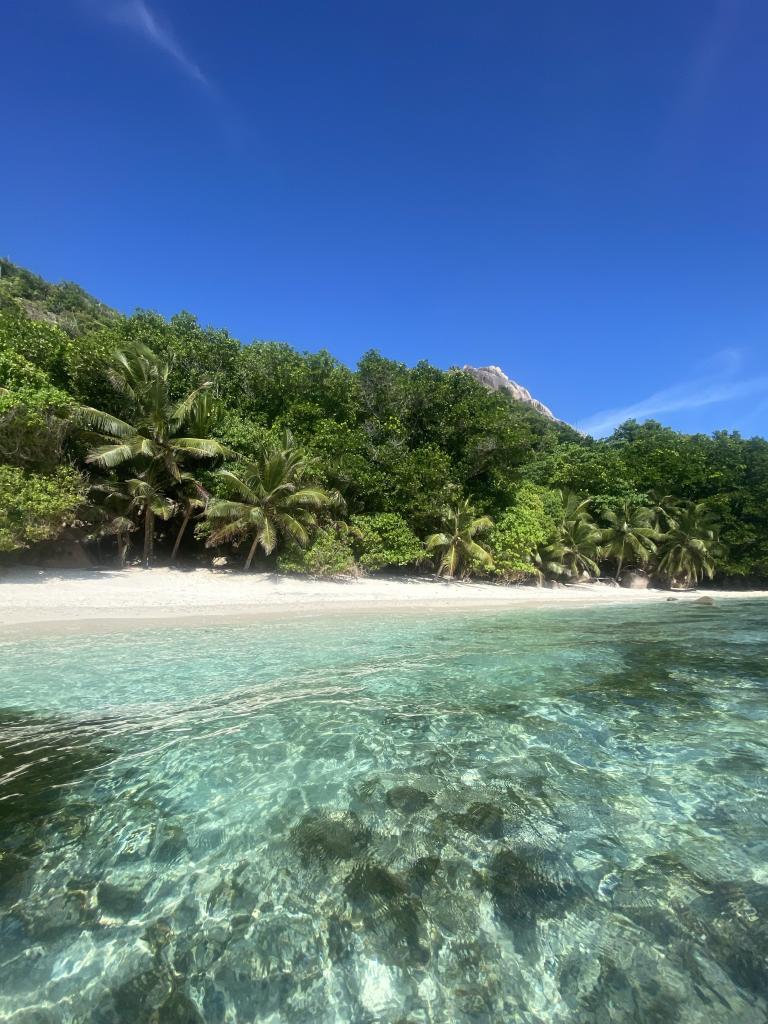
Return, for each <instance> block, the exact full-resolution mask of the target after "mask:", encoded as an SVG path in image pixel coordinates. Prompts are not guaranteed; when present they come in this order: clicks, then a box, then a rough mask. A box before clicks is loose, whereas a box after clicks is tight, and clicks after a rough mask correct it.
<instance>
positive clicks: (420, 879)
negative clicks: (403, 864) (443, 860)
mask: <svg viewBox="0 0 768 1024" xmlns="http://www.w3.org/2000/svg"><path fill="white" fill-rule="evenodd" d="M439 867H440V858H439V857H419V859H418V860H417V861H414V863H413V864H412V866H411V869H410V871H409V872H408V881H409V883H410V887H411V891H412V892H415V893H416V894H417V895H418V896H421V894H422V893H423V891H424V889H425V888H426V886H427V885H428V884H429V883H430V882H431V881H432V879H433V878H434V877H435V873H436V872H437V870H438V868H439Z"/></svg>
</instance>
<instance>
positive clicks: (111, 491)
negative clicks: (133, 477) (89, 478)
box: [84, 480, 137, 569]
mask: <svg viewBox="0 0 768 1024" xmlns="http://www.w3.org/2000/svg"><path fill="white" fill-rule="evenodd" d="M88 496H89V498H90V502H89V504H88V507H87V508H86V509H85V512H84V519H85V520H86V522H88V523H89V524H90V529H89V532H88V539H89V540H95V541H96V542H97V543H98V541H100V540H101V539H102V538H103V537H114V538H115V539H116V541H117V558H118V563H119V565H120V568H121V569H122V568H124V566H125V560H126V556H127V554H128V543H129V535H130V534H131V533H132V532H133V531H134V530H135V529H136V528H137V527H136V523H135V522H134V520H133V519H132V518H131V516H130V512H131V495H130V494H129V493H128V492H127V490H126V487H125V484H124V483H123V482H122V481H115V480H100V481H98V482H97V483H95V484H92V485H91V486H90V487H89V489H88Z"/></svg>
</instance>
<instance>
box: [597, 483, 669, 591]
mask: <svg viewBox="0 0 768 1024" xmlns="http://www.w3.org/2000/svg"><path fill="white" fill-rule="evenodd" d="M605 521H606V523H607V525H606V526H605V528H604V529H603V530H601V531H600V550H601V553H602V555H603V556H604V557H606V558H611V559H613V560H614V561H615V563H616V576H615V578H616V580H619V579H620V578H621V570H622V568H623V567H624V565H625V563H627V562H631V563H632V564H633V565H636V566H644V565H647V564H648V562H649V561H650V560H651V556H652V555H653V554H654V553H655V552H656V543H655V542H656V540H657V538H658V533H657V532H656V530H654V528H653V526H652V525H651V510H650V509H648V508H645V507H644V506H643V505H635V504H633V503H632V502H631V501H628V500H625V501H624V502H622V504H621V506H620V507H619V508H618V509H611V510H609V511H608V512H606V513H605Z"/></svg>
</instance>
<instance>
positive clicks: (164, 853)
mask: <svg viewBox="0 0 768 1024" xmlns="http://www.w3.org/2000/svg"><path fill="white" fill-rule="evenodd" d="M0 648H1V653H2V659H0V694H2V697H1V698H0V705H1V707H0V716H1V717H0V754H2V761H0V838H1V839H2V850H3V854H2V860H1V861H0V915H1V916H0V977H1V978H2V984H0V1020H3V1021H12V1022H14V1024H22V1022H23V1024H32V1022H34V1024H54V1022H55V1024H61V1022H78V1024H79V1022H83V1024H85V1022H89V1024H90V1022H92V1024H142V1022H146V1024H150V1022H151V1024H181V1022H183V1024H193V1022H197V1024H199V1022H200V1021H206V1022H211V1024H219V1022H227V1024H234V1022H238V1024H241V1022H251V1021H253V1022H256V1021H259V1022H261V1021H265V1022H270V1024H277V1022H302V1024H304V1022H306V1024H310V1022H311V1024H324V1022H328V1024H331V1022H361V1024H369V1022H370V1024H373V1022H377V1024H378V1022H381V1024H385V1022H386V1024H389V1022H392V1024H395V1022H399V1024H405V1022H410V1024H421V1022H441V1024H442V1022H453V1021H456V1022H460V1021H472V1022H489V1024H490V1022H493V1024H498V1022H508V1021H509V1022H521V1024H529V1022H530V1024H550V1022H563V1024H565V1022H583V1024H588V1022H589V1024H592V1022H596V1024H603V1022H605V1024H608V1022H624V1021H637V1022H642V1024H653V1022H667V1021H669V1022H672V1021H680V1022H686V1024H687V1022H691V1024H692V1022H707V1024H712V1022H721V1021H722V1022H733V1021H739V1022H745V1024H749V1022H753V1021H754V1022H758V1021H759V1022H764V1021H765V1019H766V1009H767V1007H768V773H767V772H766V767H768V730H767V729H766V722H767V720H768V700H767V698H768V606H767V605H766V603H764V602H759V601H748V600H745V601H732V602H723V603H722V604H721V605H720V606H719V607H716V608H706V607H695V606H693V605H691V604H684V603H683V602H679V603H677V604H665V605H653V606H649V607H640V608H626V607H614V608H600V609H589V610H571V609H568V610H562V609H547V610H543V611H536V612H525V611H519V610H515V611H510V612H504V613H485V614H482V615H466V614H462V613H455V614H450V613H449V614H442V615H440V616H439V617H438V616H414V615H412V614H409V615H408V616H403V617H392V616H390V617H387V618H386V619H385V620H384V621H381V622H376V621H375V620H374V619H372V618H356V619H353V620H349V621H342V620H340V619H329V620H327V621H320V620H315V621H298V622H295V623H279V624H278V623H262V624H253V625H248V626H243V625H238V626H216V627H211V628H208V629H203V628H196V629H194V630H192V629H186V628H174V629H167V630H165V629H151V630H146V629H145V630H141V631H137V632H134V633H117V634H101V635H94V636H92V637H86V636H68V637H63V638H62V637H41V638H39V639H36V640H34V641H32V640H29V639H27V640H25V641H24V642H23V643H19V644H13V643H5V644H2V645H0ZM52 782H53V785H52V784H51V783H52Z"/></svg>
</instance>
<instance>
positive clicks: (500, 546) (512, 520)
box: [488, 483, 558, 579]
mask: <svg viewBox="0 0 768 1024" xmlns="http://www.w3.org/2000/svg"><path fill="white" fill-rule="evenodd" d="M557 511H558V497H557V495H556V494H555V493H554V492H552V491H548V490H547V489H546V488H543V487H537V486H536V485H535V484H531V483H524V484H523V485H522V486H521V487H520V488H519V490H518V491H517V494H516V495H515V500H514V503H513V504H512V505H511V506H510V507H509V508H508V509H507V510H506V511H505V512H503V513H502V514H501V515H500V516H499V517H498V519H497V520H496V522H495V524H494V526H493V529H492V530H491V532H490V533H489V535H488V550H489V551H490V552H491V555H492V556H493V561H494V570H493V572H494V574H495V575H497V576H501V577H503V578H504V579H514V578H515V577H518V576H521V575H533V573H534V571H535V570H534V567H533V562H532V559H533V553H534V551H535V549H536V548H537V547H538V545H539V544H544V543H546V542H547V541H548V540H550V539H551V537H552V535H553V533H554V532H555V528H556V524H557Z"/></svg>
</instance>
